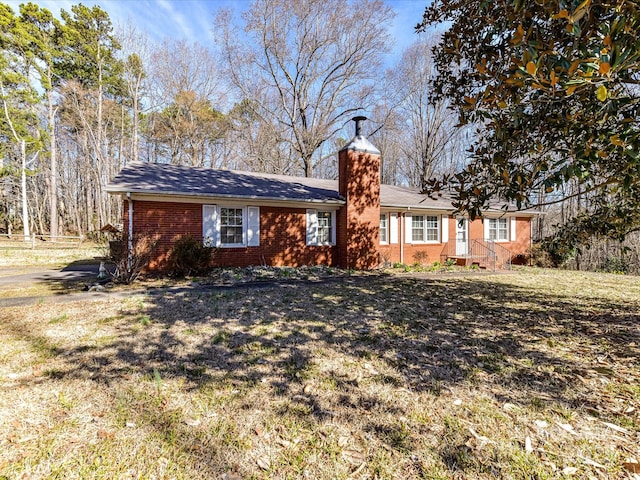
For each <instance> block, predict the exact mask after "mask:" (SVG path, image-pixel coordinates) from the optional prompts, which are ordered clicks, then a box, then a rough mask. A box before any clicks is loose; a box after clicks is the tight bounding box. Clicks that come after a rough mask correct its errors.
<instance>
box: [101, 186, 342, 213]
mask: <svg viewBox="0 0 640 480" xmlns="http://www.w3.org/2000/svg"><path fill="white" fill-rule="evenodd" d="M127 192H130V193H131V197H132V198H133V199H134V200H147V201H156V202H157V201H167V202H176V203H201V204H209V203H224V204H226V205H230V204H238V205H260V206H265V207H282V206H289V207H293V208H309V207H310V206H313V207H315V208H320V209H322V208H325V209H331V208H335V209H337V208H339V207H341V206H343V205H345V204H346V202H345V201H344V200H313V199H312V200H284V199H281V198H271V197H259V196H255V195H247V196H239V195H202V194H185V193H184V192H162V193H155V192H148V191H136V190H127V191H126V192H125V191H124V190H118V191H115V190H110V191H109V193H119V194H122V195H125V194H126V193H127Z"/></svg>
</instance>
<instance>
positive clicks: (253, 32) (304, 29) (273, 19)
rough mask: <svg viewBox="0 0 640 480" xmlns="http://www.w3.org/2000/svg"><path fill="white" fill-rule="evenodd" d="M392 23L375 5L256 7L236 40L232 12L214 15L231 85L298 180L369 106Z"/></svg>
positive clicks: (310, 2) (260, 2)
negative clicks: (281, 146) (282, 147)
mask: <svg viewBox="0 0 640 480" xmlns="http://www.w3.org/2000/svg"><path fill="white" fill-rule="evenodd" d="M392 17H393V12H392V10H391V9H390V8H389V7H388V6H387V5H385V3H384V2H382V1H380V0H358V1H355V2H348V1H347V0H337V1H332V2H327V1H323V0H300V1H296V2H289V1H286V0H255V1H254V2H253V4H252V5H251V8H250V9H249V10H248V11H247V12H245V13H244V15H243V19H244V33H243V34H240V33H239V32H238V31H237V29H235V28H234V27H233V25H232V23H231V16H230V12H221V13H220V14H219V15H218V17H217V21H216V33H217V34H218V40H219V43H220V46H221V49H222V53H223V58H224V61H225V67H226V72H227V75H228V77H229V79H230V81H231V82H232V84H233V86H234V87H235V89H236V90H237V91H238V92H239V94H240V95H241V96H242V97H243V98H246V99H251V100H252V101H253V102H252V105H255V112H254V113H255V114H256V115H257V116H258V117H259V118H260V119H261V120H262V121H263V122H264V123H267V124H271V125H273V126H274V127H276V128H277V130H278V135H277V136H278V137H279V139H280V140H281V141H282V142H285V143H287V144H288V145H289V146H290V150H291V152H292V154H293V155H294V157H293V158H291V159H290V160H291V161H296V162H298V164H299V167H298V168H299V171H302V172H303V173H304V175H306V176H311V175H312V174H313V173H314V169H315V167H316V166H317V165H318V163H319V162H320V161H321V160H322V158H323V157H322V153H321V148H322V146H323V144H324V143H325V142H326V141H327V140H328V139H330V138H332V137H333V136H334V134H335V133H336V132H337V131H339V130H340V128H342V126H343V124H344V122H345V120H346V119H347V118H348V117H349V116H351V115H352V114H353V113H354V112H356V111H358V110H359V109H360V108H363V107H364V108H367V107H368V106H369V102H370V100H371V99H372V92H373V88H372V87H373V84H374V82H375V80H376V75H377V71H378V66H379V63H380V56H381V54H382V53H384V52H385V51H387V49H388V47H389V44H390V39H389V35H388V33H387V31H386V25H387V24H388V23H389V22H390V20H391V19H392ZM247 36H248V37H249V40H248V41H247V40H246V37H247Z"/></svg>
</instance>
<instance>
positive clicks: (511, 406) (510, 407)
mask: <svg viewBox="0 0 640 480" xmlns="http://www.w3.org/2000/svg"><path fill="white" fill-rule="evenodd" d="M502 409H503V410H504V411H506V412H510V411H512V410H517V409H518V407H516V406H515V405H514V404H513V403H505V404H504V405H503V406H502Z"/></svg>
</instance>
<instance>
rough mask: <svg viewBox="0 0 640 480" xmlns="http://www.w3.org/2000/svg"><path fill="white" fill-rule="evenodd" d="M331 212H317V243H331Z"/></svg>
mask: <svg viewBox="0 0 640 480" xmlns="http://www.w3.org/2000/svg"><path fill="white" fill-rule="evenodd" d="M331 217H332V215H331V212H318V243H320V244H328V243H331V237H332V233H333V222H332V221H331Z"/></svg>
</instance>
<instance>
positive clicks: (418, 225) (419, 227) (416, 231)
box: [411, 215, 424, 242]
mask: <svg viewBox="0 0 640 480" xmlns="http://www.w3.org/2000/svg"><path fill="white" fill-rule="evenodd" d="M411 241H412V242H424V216H423V215H413V216H412V217H411Z"/></svg>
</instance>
